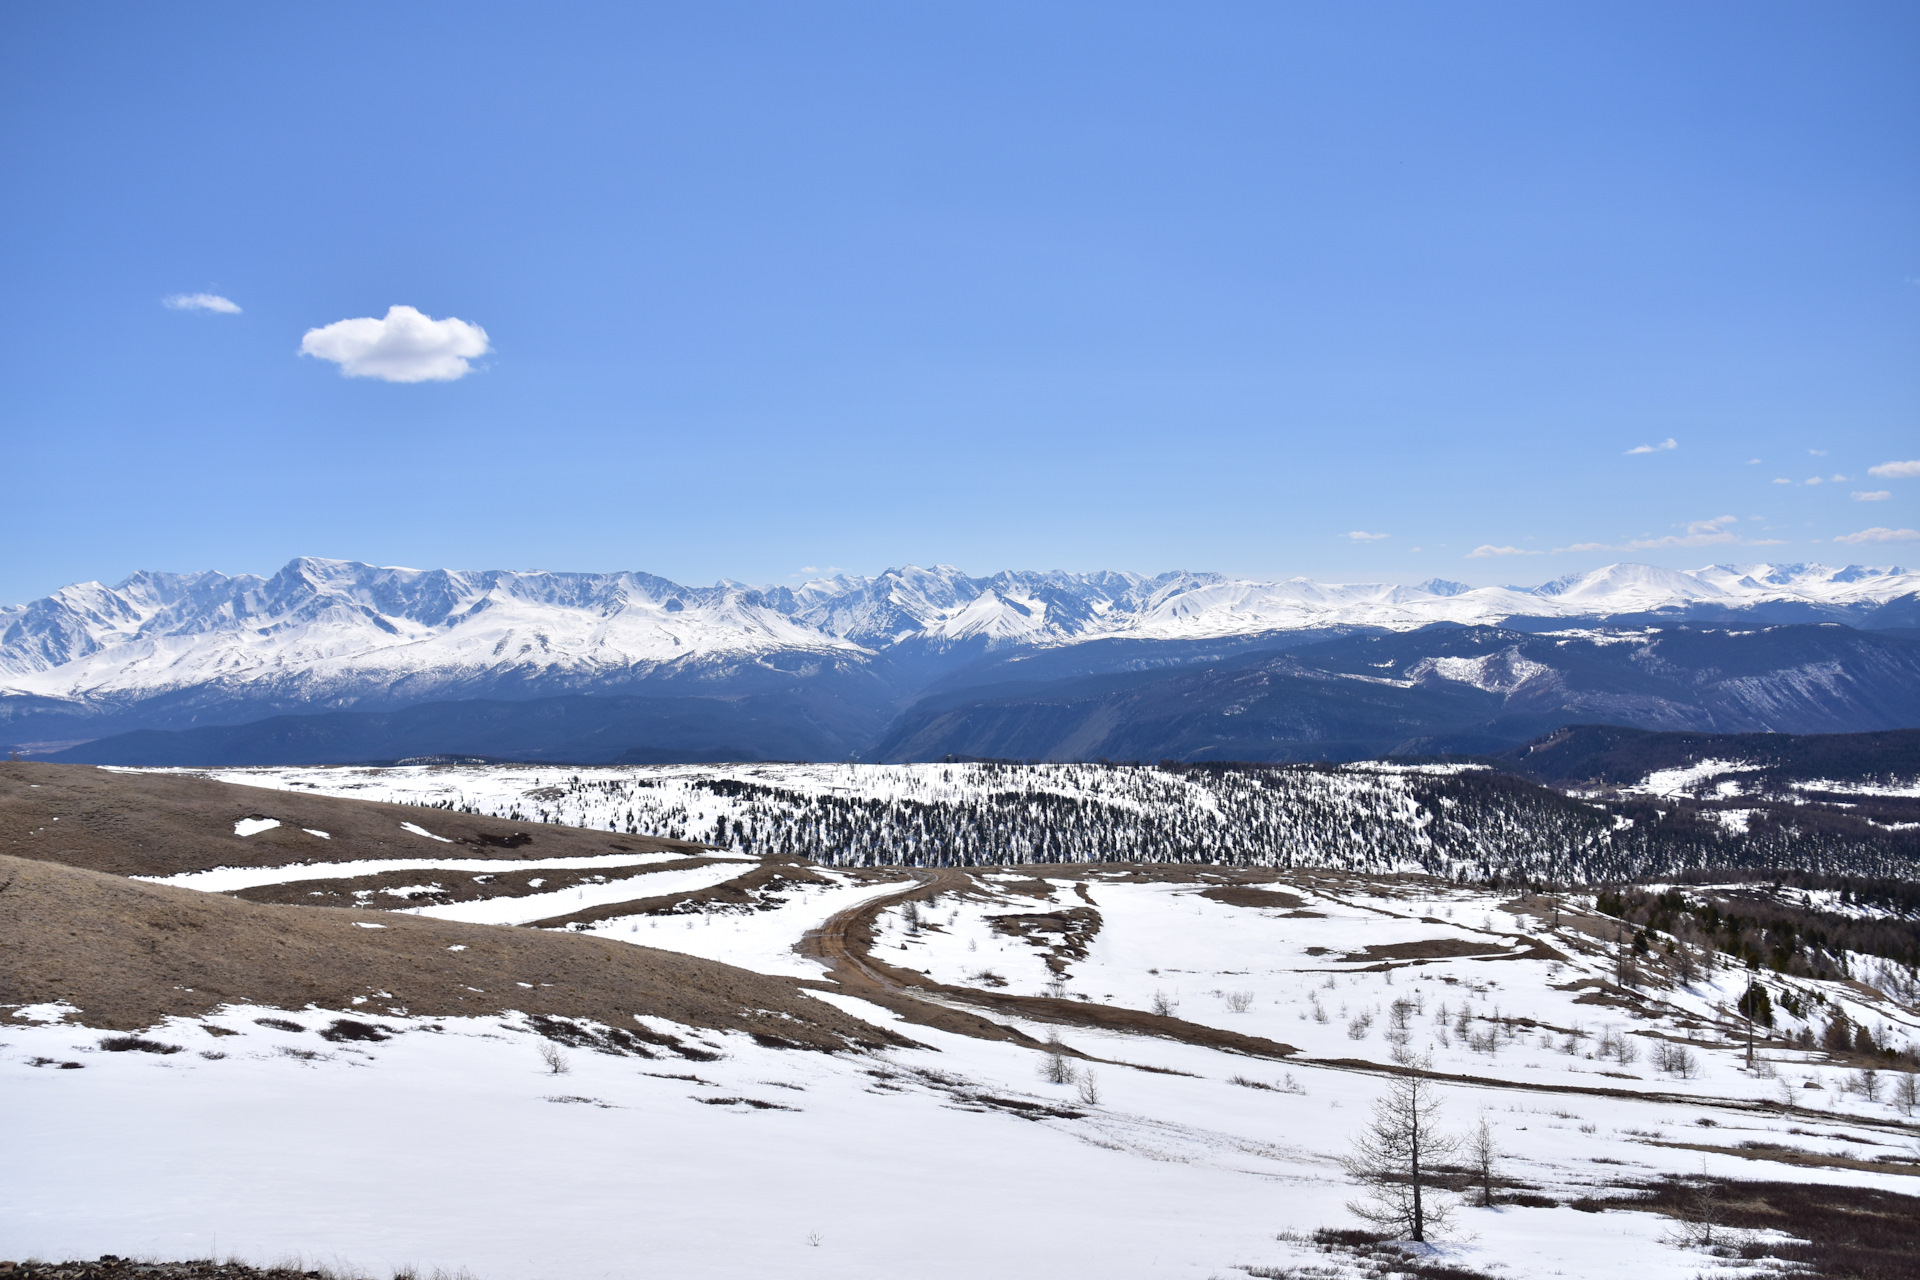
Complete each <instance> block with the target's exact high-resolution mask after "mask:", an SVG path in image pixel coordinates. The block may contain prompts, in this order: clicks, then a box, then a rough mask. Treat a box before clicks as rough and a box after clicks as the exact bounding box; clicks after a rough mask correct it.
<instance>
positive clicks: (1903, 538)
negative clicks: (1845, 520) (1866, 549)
mask: <svg viewBox="0 0 1920 1280" xmlns="http://www.w3.org/2000/svg"><path fill="white" fill-rule="evenodd" d="M1834 541H1835V542H1851V543H1855V544H1858V543H1862V542H1920V529H1888V528H1886V527H1885V526H1883V525H1875V526H1874V527H1873V528H1871V529H1862V530H1861V531H1860V532H1858V533H1843V534H1841V535H1840V536H1839V537H1837V538H1835V539H1834Z"/></svg>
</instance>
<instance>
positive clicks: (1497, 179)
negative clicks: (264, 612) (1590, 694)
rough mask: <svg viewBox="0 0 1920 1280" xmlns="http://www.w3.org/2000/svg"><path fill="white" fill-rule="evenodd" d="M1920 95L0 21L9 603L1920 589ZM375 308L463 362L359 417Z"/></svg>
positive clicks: (830, 34)
mask: <svg viewBox="0 0 1920 1280" xmlns="http://www.w3.org/2000/svg"><path fill="white" fill-rule="evenodd" d="M1917 63H1920V8H1916V7H1914V6H1912V5H1910V4H1870V3H1859V4H1845V5H1821V4H1811V3H1809V4H1800V5H1774V4H1755V3H1741V4H1712V3H1697V4H1687V5H1671V4H1649V5H1634V4H1622V3H1613V2H1609V3H1605V4H1565V5H1537V4H1511V5H1492V6H1483V5H1471V4H1448V5H1444V6H1443V5H1431V4H1415V5H1335V4H1312V5H1309V4H1285V5H1275V4H1248V5H1227V4H1221V5H1212V6H1196V5H1173V4H1166V5H1160V6H1136V5H1117V4H1099V5H1092V4H1089V5H1084V6H1069V5H1034V4H1028V3H1022V4H1008V5H1003V6H995V5H989V4H966V5H959V4H951V5H945V4H916V5H880V4H874V5H840V4H819V5H806V6H796V5H764V6H736V5H728V4H705V5H695V6H673V7H665V6H660V7H647V6H639V5H619V6H614V5H608V6H604V7H602V6H589V5H557V6H555V5H543V6H531V5H518V6H505V5H502V6H488V5H476V4H464V5H458V6H455V5H451V4H437V3H425V4H413V5H401V6H382V5H370V4H369V5H348V6H325V7H314V6H291V5H282V6H255V5H238V4H235V5H215V4H204V5H195V6H178V5H176V6H160V5H142V6H135V5H111V4H107V5H92V6H81V5H58V4H51V3H45V4H15V5H9V6H6V7H5V8H4V9H0V122H3V123H0V165H4V171H5V172H6V173H7V174H8V175H9V176H8V179H7V181H6V182H5V183H4V184H0V267H3V268H4V278H5V280H6V282H7V288H6V299H7V304H8V305H7V306H6V307H5V308H4V309H3V310H0V388H4V389H3V390H0V448H3V452H0V460H4V463H5V465H6V471H7V473H8V480H7V484H6V488H5V493H6V495H7V501H6V516H5V522H4V528H5V531H6V544H7V554H6V555H5V556H4V557H0V600H12V601H19V600H24V599H28V598H31V597H34V596H37V595H40V594H43V593H44V592H46V591H47V590H50V589H52V588H54V587H56V586H58V585H60V584H62V583H66V582H71V581H76V580H83V579H88V578H100V579H105V580H115V579H117V578H119V577H121V576H123V575H124V574H126V573H127V572H129V571H131V570H133V569H136V568H162V569H176V570H180V569H194V568H219V569H224V570H227V571H229V572H241V571H252V572H261V571H270V570H272V569H273V568H275V567H277V566H278V565H279V564H281V563H283V562H284V561H285V560H286V559H288V558H289V557H291V556H294V555H299V554H310V555H324V556H340V557H351V558H357V559H364V560H369V561H373V562H376V563H384V564H409V565H415V566H422V567H425V566H449V567H469V568H480V567H514V568H536V567H544V568H574V569H614V568H639V569H646V570H649V571H651V572H655V573H660V574H663V575H665V576H668V577H673V578H676V579H679V580H682V581H691V582H709V581H713V580H715V579H717V578H721V577H730V578H735V579H740V580H744V581H754V582H780V581H792V580H795V577H796V575H801V574H805V573H807V572H809V571H817V570H825V569H828V568H840V569H846V570H851V571H856V572H874V571H878V570H880V569H882V568H885V567H887V566H888V565H893V564H900V563H905V562H916V563H921V564H931V563H936V562H944V563H952V564H957V565H960V566H962V567H963V568H966V569H968V570H970V571H973V572H977V573H984V572H990V571H992V570H995V569H999V568H1003V567H1020V568H1067V569H1091V568H1131V569H1137V570H1141V571H1147V572H1154V571H1160V570H1164V569H1168V568H1175V567H1183V568H1193V569H1216V570H1221V571H1225V572H1230V573H1243V574H1250V575H1259V576H1290V575H1294V574H1306V575H1310V576H1315V577H1322V578H1328V579H1344V580H1382V579H1386V580H1405V581H1414V580H1419V579H1422V578H1426V577H1430V576H1436V575H1437V576H1442V577H1448V578H1454V579H1459V580H1464V581H1468V582H1473V583H1487V582H1535V581H1542V580H1545V579H1547V578H1550V577H1553V576H1557V575H1558V574H1561V573H1565V572H1569V571H1571V570H1575V569H1582V568H1588V567H1592V566H1595V565H1598V564H1603V563H1607V562H1609V561H1612V560H1619V559H1634V560H1645V561H1649V562H1652V563H1659V564H1669V565H1674V566H1678V567H1692V566H1696V565H1700V564H1705V563H1708V562H1712V561H1742V560H1759V559H1775V560H1808V559H1817V560H1822V561H1825V562H1828V563H1845V562H1848V561H1860V562H1864V563H1889V562H1911V561H1920V542H1916V541H1911V540H1900V539H1901V538H1902V531H1907V532H1911V531H1912V530H1913V529H1914V528H1915V526H1917V525H1920V510H1917V509H1916V508H1917V507H1920V502H1916V495H1920V467H1914V468H1910V469H1909V470H1911V471H1913V472H1914V474H1912V475H1900V474H1897V472H1898V471H1899V470H1900V469H1899V468H1895V469H1894V472H1893V473H1889V472H1888V471H1886V470H1885V465H1884V464H1887V463H1892V462H1900V461H1911V460H1916V459H1920V361H1917V360H1916V354H1917V352H1916V346H1917V345H1920V344H1916V337H1920V283H1917V282H1920V166H1917V165H1916V164H1915V163H1914V158H1915V156H1916V155H1920V77H1916V76H1915V75H1914V74H1913V68H1914V66H1915V65H1916V64H1917ZM194 294H208V295H213V296H216V297H219V298H225V299H229V300H231V302H232V303H233V304H234V305H236V306H238V308H239V310H238V312H237V313H236V312H222V311H217V310H207V309H205V307H195V306H191V305H188V306H176V307H169V306H166V305H163V300H165V299H169V298H172V299H176V300H178V299H180V298H181V297H183V296H191V295H194ZM394 306H403V307H410V308H414V309H417V311H418V312H420V313H422V316H423V320H422V321H421V323H422V324H426V323H427V322H428V321H429V320H430V321H431V322H434V323H433V324H429V325H428V327H427V328H426V329H424V330H421V332H422V333H424V334H425V335H426V337H425V338H424V339H422V341H424V342H426V344H427V346H428V347H432V345H433V343H435V342H443V340H444V341H449V342H455V343H456V345H457V342H458V341H465V342H466V343H467V346H466V347H465V348H463V349H464V350H467V351H472V350H475V349H477V347H476V344H480V345H484V347H485V354H481V355H477V356H471V357H466V356H461V355H459V354H458V353H457V352H455V351H454V350H453V349H452V348H451V347H449V348H447V349H445V350H440V349H437V348H436V349H434V350H431V351H426V352H425V355H424V356H422V357H421V358H432V359H437V360H439V361H440V364H439V365H437V366H435V367H436V368H437V369H438V371H439V373H440V374H441V375H442V376H441V377H440V378H439V379H438V380H426V381H413V382H396V381H389V380H385V379H384V378H383V377H381V376H378V374H379V372H380V370H381V369H384V370H385V371H386V372H387V373H389V374H390V373H392V372H394V370H395V369H399V370H400V372H401V373H402V374H406V370H407V368H410V367H412V368H414V369H415V374H417V373H418V371H419V368H420V367H424V366H419V367H415V366H408V365H407V364H406V361H407V360H410V359H414V356H413V355H409V354H408V353H407V352H406V351H402V352H401V353H400V355H399V357H397V358H398V359H399V361H400V363H399V364H393V363H392V362H391V361H390V362H388V363H387V364H385V365H382V364H381V363H380V361H379V360H378V359H375V358H374V356H378V355H379V354H380V352H388V353H389V354H391V352H390V350H389V348H387V347H380V348H378V349H377V350H376V351H375V352H374V356H368V357H366V360H367V361H369V362H370V363H368V364H367V365H366V366H365V367H361V366H356V365H355V364H354V363H353V361H354V360H355V359H356V358H358V357H356V356H355V354H354V353H355V352H356V351H359V350H361V348H359V347H355V346H354V345H353V344H354V343H355V342H358V341H361V339H360V338H356V337H355V336H354V334H355V333H358V332H360V331H358V330H355V331H351V332H350V331H348V330H335V329H327V326H331V325H334V324H336V322H340V321H345V320H365V321H367V322H368V323H370V324H371V323H373V322H374V321H381V320H384V319H385V318H387V317H388V312H389V308H391V307H394ZM449 318H457V319H458V320H461V321H463V322H465V323H466V324H467V325H470V326H477V328H478V330H480V331H484V336H483V337H482V338H474V337H472V336H471V334H470V333H467V331H465V330H462V331H461V332H460V333H454V332H453V331H452V330H446V329H443V328H440V327H436V326H437V325H438V324H439V323H440V322H444V321H446V320H448V319H449ZM315 329H327V333H326V334H325V335H322V336H321V337H319V338H315V339H308V340H307V341H308V343H309V347H310V348H311V349H313V350H314V351H315V352H316V353H314V354H305V355H303V354H301V350H302V343H303V339H305V338H306V335H307V334H308V333H309V331H310V330H315ZM374 332H375V335H376V336H378V334H380V333H385V332H387V331H386V330H384V329H379V328H378V326H376V327H375V331H374ZM450 334H451V335H452V336H451V337H449V335H450ZM462 334H466V336H465V337H464V338H463V337H462ZM329 335H330V336H329ZM363 336H364V335H363ZM362 346H364V342H363V343H362ZM328 353H331V354H328ZM416 354H419V353H416ZM462 359H465V360H466V366H465V367H467V368H469V369H471V372H468V373H467V374H466V375H465V376H462V377H457V378H451V379H448V378H446V377H445V376H444V375H445V374H446V373H447V371H448V370H450V369H451V370H452V371H454V372H457V371H458V368H459V367H460V361H461V360H462ZM355 369H358V371H359V372H362V373H366V372H368V369H372V370H373V373H374V376H358V377H347V376H343V371H347V370H355ZM406 376H414V375H412V374H407V375H406ZM1667 441H1672V442H1673V443H1672V447H1664V448H1663V447H1653V446H1660V445H1663V444H1664V443H1665V442H1667ZM1640 446H1648V447H1649V448H1650V451H1648V452H1640V453H1631V452H1629V450H1633V449H1635V448H1637V447H1640ZM1753 459H1758V461H1751V460H1753ZM1875 466H1881V467H1882V468H1883V470H1882V472H1881V473H1880V474H1878V475H1876V474H1873V473H1872V472H1871V471H1870V468H1872V467H1875ZM1816 477H1817V478H1819V480H1820V481H1821V483H1819V484H1810V483H1808V481H1810V480H1812V479H1814V478H1816ZM1837 477H1844V478H1837ZM1780 481H1788V482H1790V483H1779V482H1780ZM1881 492H1884V493H1886V494H1887V495H1889V496H1887V497H1885V498H1883V499H1858V498H1856V497H1854V495H1855V494H1872V493H1881ZM1728 517H1733V519H1731V520H1729V519H1728ZM1874 529H1879V530H1883V531H1889V533H1890V535H1891V536H1892V537H1893V538H1894V539H1895V540H1892V541H1887V540H1883V539H1882V536H1881V535H1873V536H1872V537H1870V538H1869V539H1867V540H1863V541H1856V542H1851V543H1841V544H1836V543H1835V542H1834V541H1833V540H1834V539H1835V538H1837V537H1843V536H1848V535H1859V534H1861V533H1862V532H1863V531H1868V530H1874ZM1355 534H1368V535H1385V536H1372V537H1364V538H1363V537H1356V536H1354V535H1355ZM1636 544H1637V545H1636ZM1477 548H1488V549H1502V551H1501V553H1499V554H1495V553H1493V551H1491V550H1488V551H1485V552H1483V554H1481V555H1479V556H1474V555H1473V554H1472V553H1473V552H1474V551H1475V549H1477Z"/></svg>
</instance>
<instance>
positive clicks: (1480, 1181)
mask: <svg viewBox="0 0 1920 1280" xmlns="http://www.w3.org/2000/svg"><path fill="white" fill-rule="evenodd" d="M1500 1156H1501V1151H1500V1148H1499V1145H1498V1144H1497V1143H1495V1142H1494V1140H1493V1125H1491V1124H1490V1123H1488V1121H1487V1116H1486V1113H1485V1112H1481V1113H1480V1123H1479V1124H1478V1125H1476V1126H1474V1129H1473V1132H1471V1133H1469V1134H1468V1135H1467V1166H1468V1167H1469V1168H1470V1169H1472V1170H1473V1184H1474V1185H1475V1186H1476V1187H1478V1188H1480V1207H1481V1208H1483V1209H1484V1208H1487V1207H1488V1206H1490V1205H1492V1204H1493V1183H1494V1179H1495V1178H1497V1177H1499V1176H1500V1172H1499V1169H1498V1168H1497V1167H1496V1166H1497V1165H1498V1164H1499V1162H1500Z"/></svg>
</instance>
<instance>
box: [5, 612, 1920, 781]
mask: <svg viewBox="0 0 1920 1280" xmlns="http://www.w3.org/2000/svg"><path fill="white" fill-rule="evenodd" d="M963 658H964V660H963ZM888 661H889V664H890V665H888V668H887V673H886V674H885V676H884V678H882V677H881V676H880V675H876V674H875V672H873V671H867V670H865V669H860V670H853V669H850V668H849V669H841V668H837V667H831V665H829V666H828V667H823V668H822V669H821V670H819V671H800V670H795V671H782V670H773V669H761V668H758V667H756V668H755V669H754V671H753V673H752V679H751V680H748V679H747V676H746V675H745V674H742V673H740V672H735V673H734V674H732V675H729V676H728V677H727V678H726V679H724V680H723V679H721V678H719V677H718V676H711V678H709V676H700V677H699V678H696V677H695V675H693V674H687V675H685V677H684V678H683V679H678V680H674V681H668V680H665V679H655V680H653V681H651V682H650V683H645V684H644V685H643V688H644V690H646V692H644V693H642V692H638V691H624V690H614V689H609V690H606V691H602V692H593V693H585V692H582V693H569V694H566V695H565V696H552V697H547V696H541V697H535V696H532V694H533V691H534V689H533V686H529V687H528V688H527V689H526V690H525V691H524V695H523V696H516V697H488V698H470V699H465V700H459V701H448V700H434V701H423V702H419V703H416V704H414V705H411V706H402V707H399V708H393V707H388V708H382V709H377V710H370V709H359V710H345V709H342V710H327V711H326V712H325V713H324V714H292V713H289V714H279V715H275V716H273V717H272V718H270V719H256V718H252V717H246V718H244V720H243V721H242V722H238V723H234V722H229V723H208V722H207V721H206V720H204V719H203V720H200V721H198V722H197V723H196V724H195V726H194V727H191V728H185V729H179V728H164V729H163V728H157V727H152V726H148V727H143V728H139V729H137V730H134V731H130V732H125V733H117V734H110V735H107V736H101V737H96V738H94V740H92V741H87V742H84V743H81V744H79V745H66V746H64V747H63V748H61V749H55V748H53V747H46V748H44V749H39V750H30V754H33V755H36V756H38V757H40V758H47V759H56V760H62V761H69V762H74V763H101V764H141V765H185V766H198V767H205V766H221V765H256V764H275V765H293V764H325V763H347V762H353V763H363V762H377V761H392V760H397V759H402V758H406V757H411V756H428V755H470V756H484V757H489V758H496V759H506V760H537V761H571V762H576V763H583V764H585V763H614V762H646V761H714V760H725V759H732V760H849V759H861V760H881V761H926V760H941V759H946V758H948V757H956V756H957V757H969V758H975V759H1015V760H1060V761H1066V760H1099V759H1110V760H1162V759H1172V760H1182V761H1190V762H1192V761H1205V760H1260V761H1273V762H1280V761H1306V760H1336V761H1337V760H1361V759H1368V758H1374V757H1381V756H1390V755H1435V754H1467V755H1487V754H1494V753H1500V752H1505V751H1509V750H1511V749H1512V748H1514V747H1516V746H1518V745H1520V744H1521V743H1524V742H1527V741H1528V740H1530V739H1533V738H1537V737H1539V736H1541V735H1543V734H1547V733H1551V732H1552V731H1554V730H1556V729H1560V728H1563V727H1566V726H1568V725H1577V724H1610V725H1624V726H1631V727H1634V728H1638V729H1642V730H1648V731H1660V732H1670V733H1673V732H1677V733H1693V734H1710V735H1724V734H1729V733H1732V734H1749V733H1800V734H1808V733H1818V734H1826V733H1858V732H1873V731H1884V730H1894V729H1904V728H1910V727H1913V726H1916V725H1920V642H1916V641H1915V640H1914V639H1912V638H1909V637H1906V636H1903V635H1896V634H1892V633H1882V632H1868V631H1859V630H1855V629H1853V628H1851V627H1845V626H1840V625H1837V624H1822V625H1799V626H1775V627H1763V628H1759V629H1747V630H1738V629H1734V628H1729V627H1714V626H1703V625H1697V624H1688V625H1682V626H1668V627H1665V628H1658V627H1644V628H1640V629H1636V630H1617V629H1616V630H1598V629H1591V628H1576V629H1572V630H1562V631H1556V632H1529V631H1521V630H1513V629H1507V628H1500V627H1486V626H1480V627H1461V626H1452V625H1439V626H1432V627H1427V628H1423V629H1422V630H1419V631H1411V632H1392V633H1383V632H1377V631H1368V632H1349V633H1327V632H1321V633H1316V634H1313V635H1305V634H1284V635H1272V636H1263V637H1239V638H1235V639H1234V640H1233V641H1232V642H1225V641H1222V642H1218V643H1210V644H1204V645H1203V644H1198V643H1193V642H1184V641H1183V642H1171V641H1169V642H1149V641H1125V642H1119V641H1113V642H1090V643H1088V644H1084V645H1073V646H1062V647H1058V648H1053V649H1034V650H1023V651H1017V652H1011V653H1002V654H994V655H987V656H984V657H983V656H979V655H975V656H973V657H965V655H960V654H956V653H946V654H944V655H942V656H939V657H938V660H936V657H935V656H932V655H928V654H923V653H919V652H918V651H913V652H908V651H906V650H903V651H902V652H901V653H899V654H894V655H892V656H891V657H890V658H889V660H888ZM942 663H953V664H957V665H947V666H943V665H942ZM709 675H711V673H709ZM401 692H402V691H401V690H395V691H393V695H394V696H396V697H398V696H400V693H401ZM13 701H19V700H18V699H15V700H13ZM41 701H44V700H41ZM7 702H8V700H7V699H0V720H4V718H5V715H4V713H5V712H6V705H5V704H6V703H7ZM316 710H319V709H318V708H316ZM195 714H196V715H212V714H213V712H212V711H210V710H207V709H204V708H203V709H202V710H201V711H198V712H196V713H195ZM49 715H51V713H50V712H45V711H44V710H42V711H36V712H34V713H33V716H39V717H40V719H39V720H34V719H33V717H32V716H28V715H27V713H26V712H25V711H21V713H20V717H24V718H20V717H16V719H15V721H13V722H10V723H12V729H13V731H15V732H19V733H24V732H27V731H28V729H29V728H31V726H32V725H33V724H39V726H40V727H39V728H38V729H34V730H33V731H34V732H42V733H47V734H55V733H57V734H59V735H64V741H66V742H67V743H71V741H72V739H73V738H77V737H81V736H87V735H88V730H87V729H86V727H85V725H84V724H82V723H81V722H79V721H73V720H71V718H70V717H69V719H66V720H62V719H59V718H58V717H54V718H53V719H47V716H49ZM93 723H96V724H106V723H108V721H105V720H97V721H95V722H93ZM93 732H98V730H97V729H96V730H94V731H93ZM16 741H26V739H24V738H17V739H16ZM1560 755H1565V753H1560ZM1555 758H1556V759H1557V758H1560V757H1559V756H1556V757H1555ZM1537 763H1538V762H1536V766H1537ZM1536 766H1529V765H1526V764H1524V763H1520V762H1516V763H1515V764H1514V765H1513V766H1512V767H1515V768H1521V769H1523V770H1531V769H1533V768H1535V767H1536Z"/></svg>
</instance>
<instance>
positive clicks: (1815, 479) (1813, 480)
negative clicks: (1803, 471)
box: [1804, 476, 1827, 484]
mask: <svg viewBox="0 0 1920 1280" xmlns="http://www.w3.org/2000/svg"><path fill="white" fill-rule="evenodd" d="M1826 482H1827V481H1826V478H1825V477H1824V476H1808V477H1807V478H1806V480H1805V482H1804V483H1806V484H1825V483H1826Z"/></svg>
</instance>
